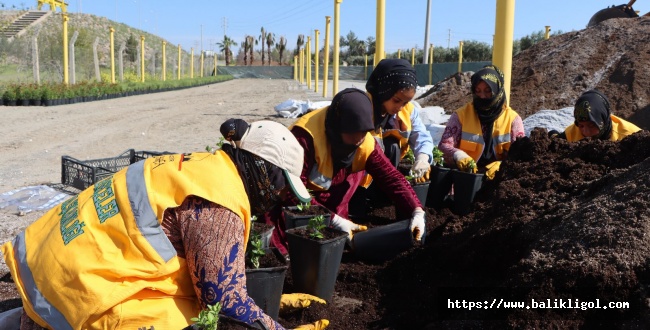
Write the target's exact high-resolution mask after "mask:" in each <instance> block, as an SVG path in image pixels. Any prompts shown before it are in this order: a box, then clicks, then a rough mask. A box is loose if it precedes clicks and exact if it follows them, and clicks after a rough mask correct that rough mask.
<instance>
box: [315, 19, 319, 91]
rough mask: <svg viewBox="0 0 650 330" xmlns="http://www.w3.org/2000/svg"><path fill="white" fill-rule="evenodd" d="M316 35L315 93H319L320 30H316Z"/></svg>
mask: <svg viewBox="0 0 650 330" xmlns="http://www.w3.org/2000/svg"><path fill="white" fill-rule="evenodd" d="M314 35H315V36H314V42H315V47H314V48H315V50H314V51H315V52H316V55H315V58H314V62H316V63H315V64H314V68H315V69H316V72H314V81H315V83H314V92H316V93H318V67H319V66H320V63H319V61H318V55H319V54H318V53H319V50H318V36H319V32H318V30H314Z"/></svg>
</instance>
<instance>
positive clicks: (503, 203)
mask: <svg viewBox="0 0 650 330" xmlns="http://www.w3.org/2000/svg"><path fill="white" fill-rule="evenodd" d="M649 38H650V18H638V19H612V20H608V21H606V22H605V23H603V24H601V25H599V26H596V27H593V28H590V29H586V30H581V31H577V32H570V33H567V34H563V35H560V36H557V37H554V38H551V39H549V40H547V41H544V42H542V43H539V44H538V45H536V46H535V47H533V48H531V49H529V50H527V51H526V52H523V53H522V54H520V55H519V56H517V57H516V58H515V59H514V65H513V87H512V94H511V105H512V107H513V108H515V109H516V110H517V111H518V112H519V113H520V114H521V115H522V117H524V118H525V117H526V116H528V115H530V114H532V113H534V112H535V111H537V110H540V109H542V108H550V109H559V108H563V107H567V106H571V105H572V103H573V101H574V100H575V99H576V98H577V96H578V95H579V94H580V93H581V92H583V91H584V90H586V89H588V88H592V87H596V88H599V89H601V90H602V91H604V92H605V93H606V94H607V95H608V96H609V97H610V99H611V100H612V104H613V107H614V109H615V110H614V111H615V113H616V114H619V115H621V116H622V117H624V118H628V119H630V120H631V121H633V122H635V123H636V124H638V125H639V126H641V127H643V128H648V127H650V125H649V124H650V121H648V119H649V118H650V116H649V115H648V103H649V101H648V100H650V95H649V94H650V89H648V88H647V86H648V79H649V78H648V77H650V72H648V71H650V66H648V63H649V61H648V60H650V48H648V47H650V42H648V39H649ZM459 77H460V78H462V79H460V80H463V81H464V80H466V79H465V78H463V77H462V76H459ZM452 80H453V79H452ZM452 80H449V81H452ZM465 83H466V82H465ZM441 86H443V84H440V85H439V86H438V87H436V88H438V91H437V92H433V93H431V94H430V95H429V96H428V97H430V98H431V99H430V102H432V103H431V104H430V105H440V106H443V107H444V108H445V109H448V110H450V109H451V110H453V109H455V108H457V107H458V106H460V105H462V104H463V103H465V102H467V101H468V95H467V90H468V87H467V86H464V87H462V88H459V89H458V92H457V93H452V92H449V89H451V87H447V88H441ZM443 87H444V86H443ZM443 94H445V95H448V97H440V96H441V95H443ZM454 95H456V96H454ZM452 96H453V97H452ZM434 97H438V98H437V99H435V98H434ZM461 99H462V100H461ZM454 102H457V103H454ZM648 156H650V133H648V132H647V131H642V132H639V133H637V134H634V135H632V136H630V137H628V138H626V139H625V140H623V141H621V142H618V143H614V142H603V141H582V142H577V143H568V142H566V141H564V140H551V139H549V138H548V137H547V134H546V131H545V130H543V129H539V130H533V131H532V133H531V136H530V137H526V138H523V139H520V140H518V141H517V142H515V143H514V144H513V145H512V148H511V150H510V153H509V158H508V159H507V160H506V161H504V162H503V164H502V165H501V170H500V171H499V172H498V174H497V176H496V178H495V179H494V180H493V181H491V182H487V183H486V184H484V186H483V188H482V189H481V191H479V193H478V194H477V196H476V199H475V203H474V209H473V211H472V212H471V213H470V214H469V215H466V216H462V217H459V216H457V215H454V214H453V213H452V212H451V211H450V210H449V209H448V208H442V209H441V210H440V211H436V210H434V209H427V233H428V236H427V238H426V242H425V244H422V245H419V246H416V247H414V248H413V249H411V250H410V251H406V252H404V253H402V254H400V255H399V256H397V257H396V258H394V259H392V260H389V261H386V262H383V263H379V264H372V263H366V262H360V261H358V260H356V259H355V258H354V254H353V253H352V252H350V251H347V252H345V253H344V256H343V260H342V263H341V267H340V270H339V275H338V279H337V284H336V288H335V290H336V292H335V297H334V298H333V302H332V303H331V304H329V305H328V306H327V307H326V308H323V309H321V310H318V309H314V310H312V311H314V314H316V315H308V316H304V315H303V316H301V319H300V322H299V323H307V322H308V321H315V320H316V319H320V318H327V319H329V320H330V321H331V323H330V327H329V328H328V329H332V330H335V329H647V328H650V313H649V312H648V307H647V306H648V303H647V302H648V301H650V293H649V290H650V289H649V288H650V267H649V266H650V259H649V256H650V239H649V237H650V202H649V200H650V198H648V195H649V193H650V159H649V158H648ZM395 218H396V216H395V211H394V208H393V207H391V206H387V207H383V208H376V209H373V210H371V211H370V212H369V213H368V214H367V216H366V217H364V219H355V221H358V222H365V223H368V224H370V225H381V224H386V223H390V222H391V221H394V220H395ZM12 288H13V283H11V280H10V278H9V277H8V276H7V275H4V276H3V277H2V278H1V279H0V300H1V301H0V311H1V310H7V309H9V308H12V307H15V306H18V305H20V302H19V300H17V299H16V298H17V293H16V292H15V289H12ZM291 290H292V287H291V274H290V272H288V274H287V279H286V283H285V292H292V291H291ZM502 299H503V301H502ZM532 299H536V300H535V301H536V302H537V303H539V302H546V301H549V302H552V303H556V304H557V305H558V306H561V305H564V306H566V304H567V301H571V302H572V303H575V302H576V301H577V302H578V303H582V302H592V303H595V302H596V301H598V303H599V305H600V306H601V307H602V306H607V304H608V303H609V302H628V303H630V308H626V309H623V308H609V309H602V308H601V309H589V308H584V309H581V308H564V309H560V308H556V309H547V308H538V309H526V308H511V309H506V308H505V306H503V307H502V308H496V306H498V304H499V303H503V302H511V301H513V302H514V301H521V302H525V303H527V304H528V305H529V306H531V305H532ZM560 299H564V300H560ZM576 299H577V300H576ZM597 299H598V300H597ZM463 300H465V301H466V302H467V303H469V302H474V303H479V302H480V303H482V304H484V303H487V304H485V306H482V307H486V306H487V307H488V308H481V309H478V308H474V309H472V310H471V311H470V310H468V309H461V308H457V309H452V308H450V306H451V305H454V304H455V302H456V301H458V302H459V304H461V305H462V301H463ZM493 302H494V303H495V304H494V306H492V305H491V304H492V303H493ZM475 307H476V306H475ZM490 307H492V308H490ZM587 307H588V306H587ZM281 322H285V324H287V325H289V326H293V325H295V324H294V323H291V322H293V321H291V320H282V318H281Z"/></svg>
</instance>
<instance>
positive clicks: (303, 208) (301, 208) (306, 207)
mask: <svg viewBox="0 0 650 330" xmlns="http://www.w3.org/2000/svg"><path fill="white" fill-rule="evenodd" d="M296 208H297V209H298V211H301V212H302V211H307V210H309V209H310V208H311V202H307V203H300V204H298V205H296Z"/></svg>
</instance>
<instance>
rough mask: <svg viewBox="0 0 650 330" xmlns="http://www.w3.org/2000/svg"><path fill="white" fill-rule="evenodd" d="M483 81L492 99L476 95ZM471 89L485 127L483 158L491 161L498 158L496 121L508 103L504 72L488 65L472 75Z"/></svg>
mask: <svg viewBox="0 0 650 330" xmlns="http://www.w3.org/2000/svg"><path fill="white" fill-rule="evenodd" d="M481 81H483V82H485V83H486V84H488V86H490V89H491V90H492V97H491V98H487V99H482V98H480V97H478V95H476V86H477V85H478V84H479V83H480V82H481ZM471 88H472V96H473V99H472V104H473V105H474V109H475V110H476V114H477V115H478V119H479V121H480V122H481V125H483V126H485V134H484V136H483V140H484V141H485V148H484V149H483V157H484V158H485V160H487V161H490V160H493V159H495V157H496V156H495V155H494V140H493V139H492V130H493V129H494V121H495V120H496V119H497V118H498V117H499V115H500V114H501V112H502V111H503V105H504V104H505V103H506V94H505V90H504V88H503V72H501V70H499V68H497V67H496V66H494V65H486V66H484V67H483V68H482V69H481V70H478V71H477V72H476V73H474V74H473V75H472V87H471Z"/></svg>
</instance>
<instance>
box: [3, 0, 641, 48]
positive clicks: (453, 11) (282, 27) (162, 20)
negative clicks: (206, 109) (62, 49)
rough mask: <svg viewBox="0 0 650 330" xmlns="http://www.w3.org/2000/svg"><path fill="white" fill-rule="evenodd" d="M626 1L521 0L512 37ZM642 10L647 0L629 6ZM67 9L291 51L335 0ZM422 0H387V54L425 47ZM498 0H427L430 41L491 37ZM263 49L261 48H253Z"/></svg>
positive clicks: (192, 39) (371, 24) (368, 4)
mask: <svg viewBox="0 0 650 330" xmlns="http://www.w3.org/2000/svg"><path fill="white" fill-rule="evenodd" d="M624 3H627V0H625V1H619V2H616V1H612V0H590V1H577V0H561V1H560V0H545V1H532V0H519V1H516V3H515V31H514V38H515V39H519V38H521V37H523V36H526V35H530V34H531V33H533V32H537V31H540V30H544V26H546V25H549V26H551V32H554V31H563V32H570V31H574V30H581V29H583V28H585V27H586V25H587V22H589V19H590V18H591V16H592V15H593V14H594V13H596V12H597V11H598V10H600V9H603V8H606V7H608V6H611V5H620V4H624ZM0 4H4V5H5V8H11V7H12V6H16V7H19V8H30V7H36V4H37V1H36V0H32V1H21V0H16V1H10V0H0ZM376 4H377V1H376V0H343V1H342V3H341V5H340V8H341V23H340V34H341V36H343V37H344V36H346V35H347V34H348V32H350V31H353V32H354V33H355V34H356V35H357V37H358V38H359V39H362V40H366V39H367V38H368V37H369V36H372V37H374V36H375V31H376V25H375V22H376ZM633 7H634V9H635V10H637V11H640V14H641V15H643V14H645V13H647V12H648V11H650V1H647V0H641V1H637V2H636V3H635V5H634V6H633ZM68 11H69V12H72V13H78V12H82V13H87V14H94V15H98V16H104V17H107V18H109V19H111V20H115V21H118V22H121V23H126V24H128V25H131V26H133V27H135V28H141V29H143V30H145V31H147V32H150V33H153V34H156V35H159V36H161V37H163V38H165V39H166V40H168V41H170V42H171V43H172V44H181V46H182V47H183V48H184V49H187V50H189V48H191V47H193V48H194V49H200V48H201V45H202V48H203V49H205V50H211V49H215V50H216V49H217V46H215V45H214V44H215V43H216V42H219V41H221V40H223V36H224V33H225V34H226V35H228V36H229V37H230V38H232V39H234V40H235V41H236V42H237V43H238V44H239V43H241V41H243V39H244V36H245V35H247V34H249V35H253V36H255V37H258V36H259V35H260V29H261V28H262V27H264V28H265V29H266V30H267V31H268V32H273V33H275V35H276V41H277V40H279V39H280V36H284V37H285V38H287V48H290V49H293V48H295V45H296V38H297V36H298V34H304V35H305V36H307V35H311V36H312V40H313V38H314V33H313V30H314V29H318V30H320V41H319V46H321V47H322V45H323V44H324V40H325V16H332V23H331V31H330V33H331V34H330V38H332V37H333V34H334V0H326V1H324V0H298V1H296V0H293V1H288V0H275V1H269V0H229V1H206V0H188V1H154V0H107V1H101V0H92V1H89V0H86V1H82V0H68ZM426 11H427V0H418V1H416V0H386V30H385V31H386V32H385V33H386V44H385V50H386V52H395V51H397V49H402V50H405V49H410V48H413V47H418V48H422V45H423V44H424V37H425V27H426ZM495 12H496V0H494V1H490V0H455V1H450V0H444V1H442V0H431V13H430V23H429V42H430V43H433V44H434V45H436V46H445V47H446V46H447V45H449V46H451V47H456V46H458V42H459V41H461V40H476V41H483V42H487V43H490V44H491V43H492V35H493V34H494V28H495ZM258 47H261V46H258Z"/></svg>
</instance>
